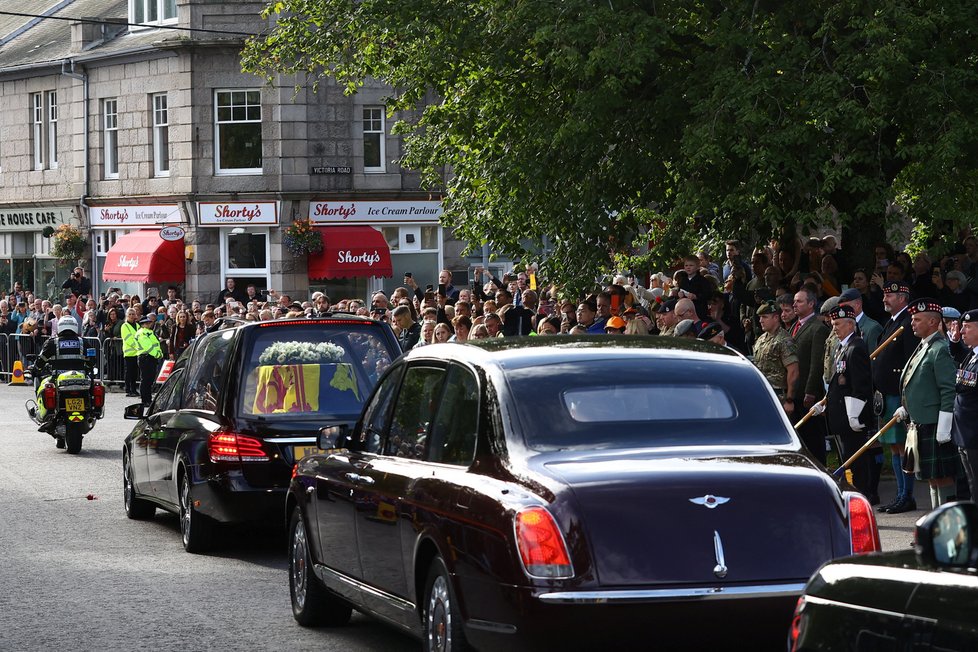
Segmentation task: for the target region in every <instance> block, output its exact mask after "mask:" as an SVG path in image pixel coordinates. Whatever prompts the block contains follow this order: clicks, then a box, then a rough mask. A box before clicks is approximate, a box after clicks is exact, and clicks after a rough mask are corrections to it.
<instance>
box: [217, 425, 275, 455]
mask: <svg viewBox="0 0 978 652" xmlns="http://www.w3.org/2000/svg"><path fill="white" fill-rule="evenodd" d="M207 452H208V453H210V456H211V462H267V461H268V453H266V452H265V451H264V450H263V449H262V447H261V441H259V440H258V439H255V438H254V437H247V436H245V435H239V434H238V433H236V432H226V431H218V432H214V433H211V436H210V438H208V440H207Z"/></svg>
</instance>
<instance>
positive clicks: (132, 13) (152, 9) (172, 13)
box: [129, 0, 177, 30]
mask: <svg viewBox="0 0 978 652" xmlns="http://www.w3.org/2000/svg"><path fill="white" fill-rule="evenodd" d="M176 20H177V0H129V22H130V23H135V24H134V25H132V26H131V29H133V30H138V29H146V28H148V27H152V26H154V25H165V24H167V23H175V22H176Z"/></svg>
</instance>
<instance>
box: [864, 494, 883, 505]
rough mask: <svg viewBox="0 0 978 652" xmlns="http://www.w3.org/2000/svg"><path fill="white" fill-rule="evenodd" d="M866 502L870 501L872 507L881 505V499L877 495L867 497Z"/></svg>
mask: <svg viewBox="0 0 978 652" xmlns="http://www.w3.org/2000/svg"><path fill="white" fill-rule="evenodd" d="M866 500H868V501H869V504H870V505H879V504H880V497H879V496H877V495H876V494H870V495H868V496H866Z"/></svg>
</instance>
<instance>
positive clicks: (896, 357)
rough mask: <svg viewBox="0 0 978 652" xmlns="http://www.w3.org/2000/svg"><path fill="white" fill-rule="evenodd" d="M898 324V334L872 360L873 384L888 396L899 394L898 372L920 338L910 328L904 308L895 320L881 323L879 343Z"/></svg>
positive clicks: (891, 332)
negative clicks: (899, 329)
mask: <svg viewBox="0 0 978 652" xmlns="http://www.w3.org/2000/svg"><path fill="white" fill-rule="evenodd" d="M900 326H903V332H902V333H900V336H899V337H898V338H897V339H896V340H895V341H893V342H891V343H890V344H889V345H888V346H887V347H886V348H885V349H883V350H882V351H880V354H879V355H878V356H876V359H875V360H873V385H875V386H876V389H878V390H879V391H880V393H881V394H886V395H888V396H899V395H900V374H901V373H903V368H904V367H905V366H906V365H907V361H908V360H909V359H910V356H912V355H913V352H914V350H915V349H916V348H917V345H918V344H920V339H919V338H917V337H915V336H914V334H913V331H912V330H910V313H909V312H907V311H906V310H904V311H903V312H902V313H900V316H899V317H898V318H897V319H896V321H894V320H893V319H889V320H887V322H886V323H885V324H883V332H882V333H880V342H879V343H880V344H882V343H883V342H885V341H886V339H887V338H888V337H889V336H890V335H892V334H893V333H894V332H895V331H896V329H897V328H899V327H900Z"/></svg>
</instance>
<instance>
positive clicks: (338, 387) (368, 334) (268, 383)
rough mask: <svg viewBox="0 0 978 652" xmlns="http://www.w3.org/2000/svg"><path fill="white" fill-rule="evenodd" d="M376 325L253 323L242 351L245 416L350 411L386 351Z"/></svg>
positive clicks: (354, 411)
mask: <svg viewBox="0 0 978 652" xmlns="http://www.w3.org/2000/svg"><path fill="white" fill-rule="evenodd" d="M381 337H382V332H381V331H380V330H379V329H377V330H376V331H375V330H374V329H373V328H370V327H369V326H368V327H364V328H355V327H354V328H350V327H349V326H346V325H344V326H342V327H331V326H323V325H319V326H317V325H315V324H310V325H304V326H295V327H288V328H284V327H282V328H263V329H256V331H255V336H254V337H253V338H252V341H251V346H250V350H249V351H247V352H246V354H245V356H244V380H245V387H244V391H243V392H242V394H241V404H240V412H241V414H243V415H246V416H257V415H261V416H265V417H277V416H281V417H292V418H294V417H299V418H309V417H320V416H322V415H343V416H351V415H352V416H355V415H359V414H360V409H361V407H362V406H363V401H364V400H366V398H367V395H368V394H370V390H371V389H372V388H373V386H374V385H375V384H376V382H377V378H379V376H380V374H381V373H383V371H384V370H385V369H386V368H387V367H388V366H390V364H391V362H392V360H391V356H390V354H389V353H388V351H387V348H386V347H385V346H384V341H383V340H382V339H381Z"/></svg>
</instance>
